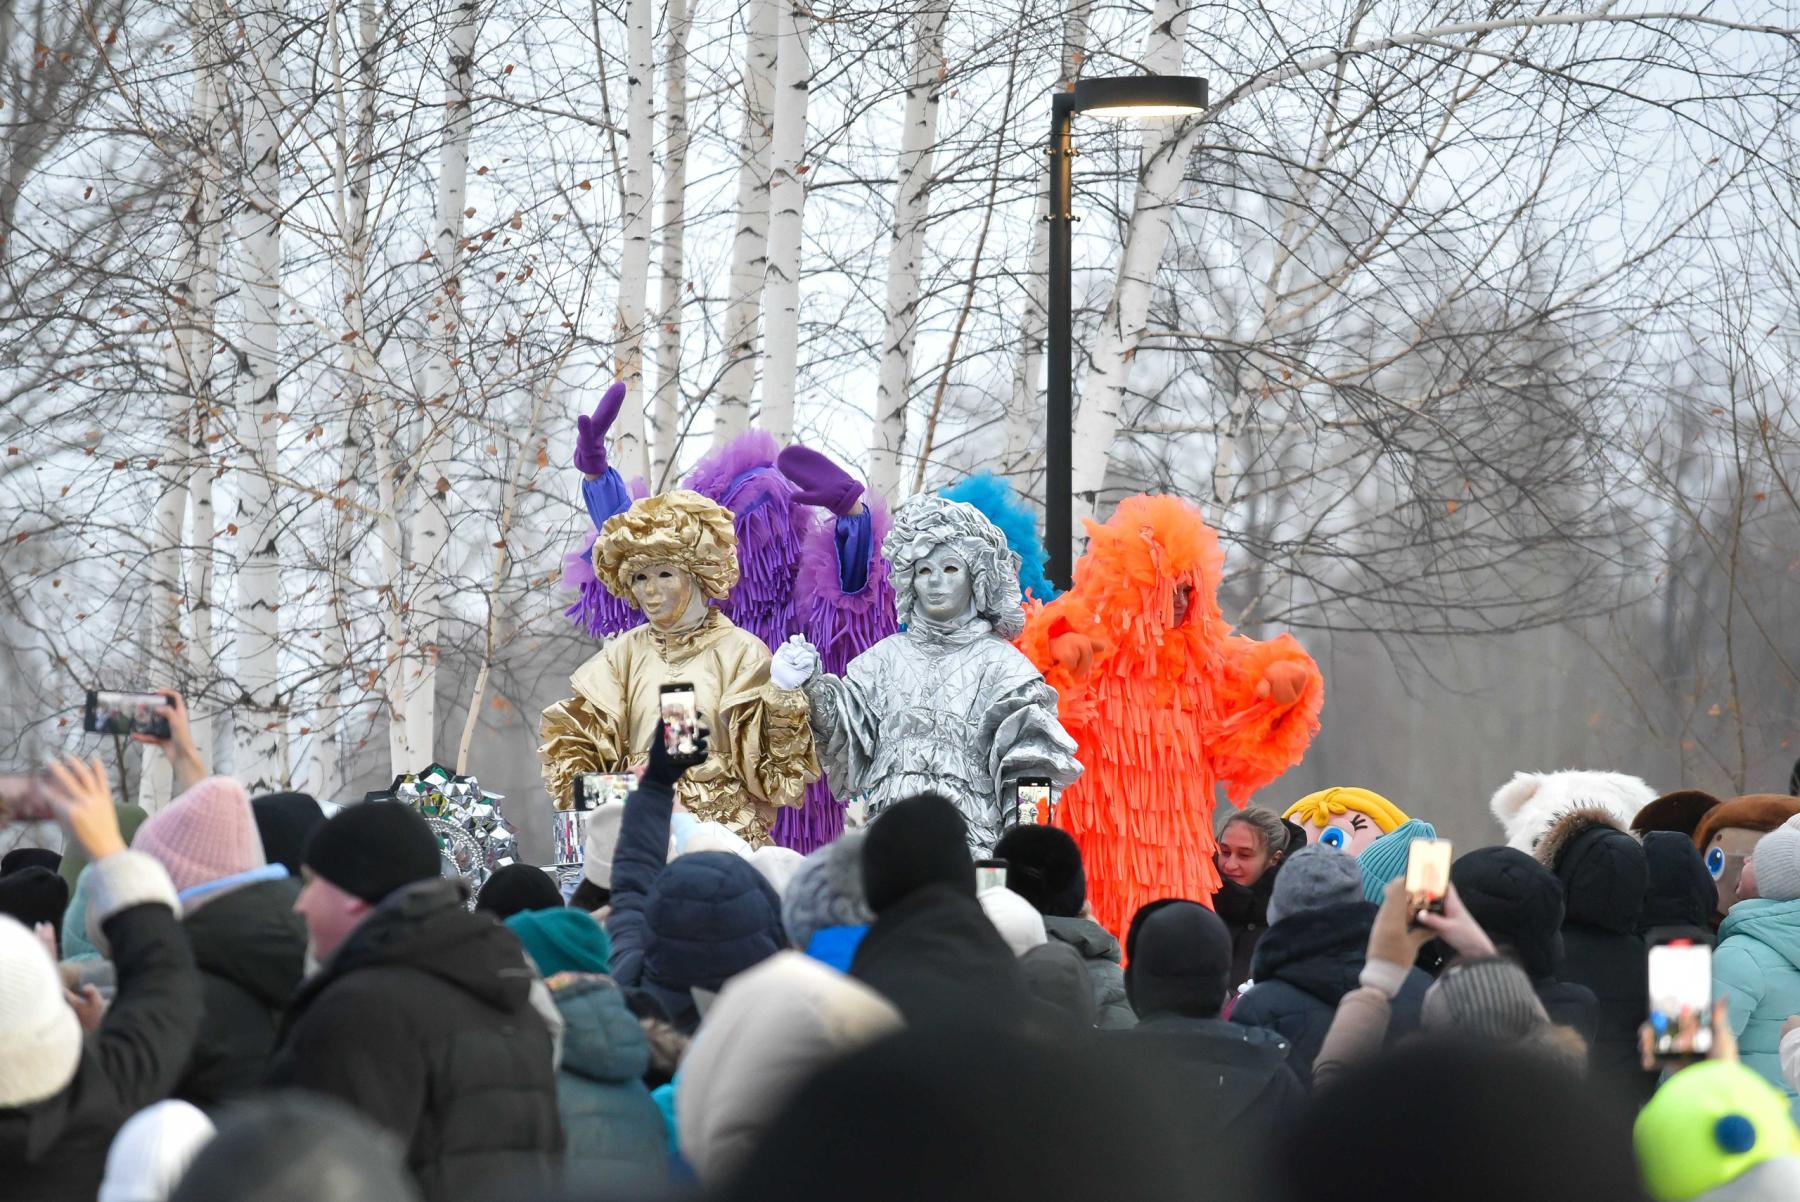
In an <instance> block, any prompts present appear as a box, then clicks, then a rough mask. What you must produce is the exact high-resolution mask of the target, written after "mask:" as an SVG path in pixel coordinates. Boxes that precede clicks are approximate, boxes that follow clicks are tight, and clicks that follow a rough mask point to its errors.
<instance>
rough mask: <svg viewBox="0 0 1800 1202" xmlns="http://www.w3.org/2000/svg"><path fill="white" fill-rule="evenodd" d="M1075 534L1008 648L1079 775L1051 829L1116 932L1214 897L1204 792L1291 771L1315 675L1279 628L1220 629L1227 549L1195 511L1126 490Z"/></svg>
mask: <svg viewBox="0 0 1800 1202" xmlns="http://www.w3.org/2000/svg"><path fill="white" fill-rule="evenodd" d="M1087 531H1088V552H1087V554H1086V555H1084V556H1082V557H1081V559H1080V561H1079V562H1077V563H1076V565H1075V585H1074V588H1073V589H1071V590H1070V591H1069V592H1067V593H1065V594H1063V595H1062V596H1061V597H1059V598H1057V599H1056V600H1055V601H1052V602H1051V603H1050V604H1048V605H1046V606H1043V607H1041V608H1039V609H1038V610H1036V612H1034V613H1033V614H1032V615H1031V617H1030V619H1029V621H1028V622H1027V624H1026V627H1025V633H1024V634H1023V635H1021V636H1020V638H1019V648H1020V650H1022V651H1024V652H1025V654H1026V655H1027V656H1029V657H1030V658H1031V660H1032V662H1033V663H1035V664H1037V665H1038V667H1039V669H1041V670H1042V671H1043V673H1044V675H1045V677H1046V678H1047V679H1048V680H1049V681H1050V683H1051V684H1053V685H1055V686H1056V690H1057V693H1058V694H1059V696H1060V699H1061V700H1060V703H1059V707H1058V715H1059V717H1060V718H1061V719H1062V724H1063V726H1064V728H1065V729H1067V730H1068V732H1069V733H1070V734H1071V735H1073V736H1075V740H1076V743H1077V744H1078V750H1077V752H1076V755H1077V757H1078V758H1079V759H1080V760H1081V763H1082V765H1083V768H1084V769H1085V771H1084V772H1083V774H1082V776H1081V779H1080V780H1078V781H1076V782H1075V784H1073V785H1072V786H1070V788H1069V790H1068V791H1067V792H1066V793H1065V794H1064V795H1063V797H1062V799H1061V802H1060V804H1059V806H1058V807H1057V808H1058V811H1059V813H1058V816H1057V819H1056V822H1057V825H1059V826H1062V827H1064V828H1066V829H1067V830H1068V831H1069V833H1070V834H1072V835H1074V836H1075V839H1076V842H1078V843H1079V844H1080V845H1081V853H1082V859H1083V861H1084V862H1085V864H1086V866H1087V874H1088V897H1089V898H1090V899H1091V900H1092V902H1093V908H1094V915H1095V917H1096V918H1097V919H1099V921H1100V923H1101V925H1103V926H1105V927H1106V928H1107V929H1108V930H1111V931H1123V930H1124V929H1125V928H1126V926H1127V924H1128V923H1129V922H1130V920H1131V916H1132V915H1133V914H1135V913H1136V912H1137V909H1138V907H1139V906H1141V905H1143V904H1144V903H1146V902H1151V901H1155V900H1157V899H1158V898H1164V897H1186V898H1192V899H1194V900H1196V901H1200V902H1203V903H1205V904H1208V905H1210V904H1211V897H1212V894H1213V892H1214V891H1215V890H1217V889H1218V887H1219V874H1218V870H1217V869H1216V868H1215V867H1214V865H1213V851H1214V850H1215V842H1214V838H1213V808H1214V797H1215V790H1214V786H1215V785H1217V784H1221V783H1222V784H1223V785H1224V786H1225V791H1226V796H1228V797H1229V798H1230V799H1231V801H1232V803H1233V804H1234V805H1242V804H1243V803H1244V802H1245V800H1246V799H1248V797H1249V796H1250V794H1251V793H1252V792H1254V791H1255V790H1256V789H1258V788H1260V787H1262V786H1263V785H1266V784H1268V783H1269V782H1270V781H1272V780H1274V779H1275V778H1276V777H1277V776H1280V775H1281V774H1282V773H1283V772H1285V771H1287V769H1288V768H1290V767H1292V766H1293V765H1294V764H1297V763H1299V761H1300V757H1301V755H1302V754H1304V753H1305V751H1306V746H1307V744H1308V743H1309V742H1311V740H1312V736H1313V735H1314V734H1315V733H1316V732H1317V731H1318V729H1319V707H1320V706H1321V705H1323V704H1324V700H1325V681H1324V678H1323V677H1322V676H1321V675H1320V674H1319V667H1318V665H1317V664H1315V663H1314V662H1313V661H1312V657H1311V656H1309V655H1307V654H1306V652H1305V651H1303V650H1302V649H1301V647H1300V644H1299V643H1297V642H1295V641H1294V638H1293V636H1292V635H1286V634H1284V635H1281V636H1280V637H1278V638H1275V639H1273V640H1271V641H1269V642H1266V643H1259V642H1257V641H1255V640H1254V639H1249V638H1245V637H1244V636H1242V635H1239V634H1235V633H1233V632H1232V629H1231V626H1230V625H1229V624H1228V623H1227V622H1226V621H1225V617H1224V615H1223V614H1222V613H1221V612H1220V610H1219V581H1220V578H1221V573H1222V570H1223V568H1224V563H1225V553H1224V552H1223V551H1222V550H1221V549H1220V547H1219V536H1218V535H1217V534H1215V533H1214V532H1213V530H1212V528H1211V527H1209V526H1207V524H1206V522H1205V521H1204V519H1202V518H1201V516H1200V511H1199V510H1198V509H1196V508H1195V507H1194V506H1193V505H1190V504H1189V503H1188V502H1186V501H1184V500H1182V499H1181V498H1179V497H1170V496H1136V497H1131V498H1128V499H1127V500H1125V501H1124V502H1122V503H1121V504H1120V505H1119V508H1118V510H1117V512H1115V513H1114V514H1113V516H1112V517H1111V518H1110V519H1109V520H1108V521H1107V522H1106V524H1105V525H1104V526H1102V525H1098V524H1096V523H1094V522H1092V521H1090V522H1088V523H1087Z"/></svg>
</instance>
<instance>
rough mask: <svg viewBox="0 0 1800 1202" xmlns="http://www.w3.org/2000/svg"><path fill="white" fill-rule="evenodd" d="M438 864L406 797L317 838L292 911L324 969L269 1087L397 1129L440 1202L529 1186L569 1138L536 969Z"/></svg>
mask: <svg viewBox="0 0 1800 1202" xmlns="http://www.w3.org/2000/svg"><path fill="white" fill-rule="evenodd" d="M438 865H439V858H438V847H437V841H436V839H434V838H433V837H432V834H431V830H430V828H429V827H427V826H426V825H425V821H424V819H422V818H421V817H419V815H418V814H417V813H415V812H414V811H413V810H412V809H410V808H409V807H407V806H405V805H402V804H400V803H397V802H385V801H375V802H364V803H362V804H361V805H357V806H352V807H350V808H349V809H346V810H344V811H342V812H341V813H339V814H337V815H336V816H335V817H333V818H332V819H331V820H330V821H329V822H327V823H325V825H323V826H321V827H320V828H319V829H318V831H317V832H316V833H315V834H314V835H313V838H312V840H311V842H310V843H309V844H308V845H307V850H306V856H305V863H304V874H305V878H306V883H305V886H304V887H303V888H302V889H301V892H300V897H299V900H298V901H297V902H295V904H294V908H295V909H296V910H297V911H298V912H299V914H300V916H301V917H302V918H303V919H305V920H306V926H307V931H308V934H309V935H310V937H311V940H312V945H313V951H314V954H315V955H316V956H317V957H318V958H319V959H320V960H321V961H322V964H321V967H320V969H319V971H318V972H317V973H315V974H314V975H313V976H312V977H311V978H309V979H308V980H307V981H306V982H305V983H304V984H303V985H302V986H301V987H300V991H299V993H298V994H296V995H295V997H294V1001H293V1004H292V1005H291V1006H290V1007H289V1009H288V1013H287V1017H286V1020H285V1022H284V1025H283V1030H282V1036H281V1043H280V1047H279V1049H278V1050H277V1052H276V1057H275V1063H274V1066H273V1068H272V1069H271V1072H270V1084H271V1085H275V1086H290V1087H294V1088H300V1089H310V1090H314V1091H316V1092H319V1093H323V1094H329V1095H331V1096H333V1097H337V1098H339V1099H341V1100H343V1101H345V1102H348V1103H350V1104H351V1105H353V1106H355V1107H356V1108H357V1109H359V1110H361V1111H362V1112H363V1113H364V1114H366V1115H368V1116H369V1117H370V1118H372V1119H374V1120H376V1121H377V1122H379V1123H381V1124H382V1125H383V1126H384V1127H386V1128H388V1129H389V1130H390V1131H393V1132H394V1133H395V1134H397V1135H398V1136H399V1137H400V1139H401V1140H402V1141H403V1142H404V1143H405V1144H406V1146H407V1164H408V1165H409V1166H410V1167H411V1169H412V1171H413V1172H414V1173H415V1174H417V1176H418V1178H419V1185H420V1189H421V1192H422V1193H423V1194H424V1196H425V1198H426V1199H427V1200H428V1202H450V1200H454V1199H462V1198H468V1199H488V1198H492V1197H496V1196H499V1195H500V1194H501V1193H502V1192H504V1193H505V1194H507V1195H508V1196H531V1195H532V1194H534V1193H535V1192H536V1191H537V1190H538V1189H539V1188H541V1187H542V1186H543V1185H544V1184H545V1183H546V1182H548V1181H550V1180H551V1179H552V1178H553V1175H554V1173H555V1171H556V1168H557V1165H558V1163H559V1162H560V1160H561V1154H562V1146H563V1136H562V1127H561V1124H560V1122H559V1120H558V1118H557V1108H556V1073H555V1066H554V1063H553V1058H554V1054H553V1051H552V1046H551V1035H550V1031H549V1030H548V1028H547V1027H546V1026H545V1024H544V1020H543V1019H542V1018H540V1017H539V1015H538V1013H537V1012H536V1011H535V1010H534V1009H533V1006H532V1001H531V987H532V981H533V979H534V975H535V974H533V972H532V971H531V969H530V967H529V966H528V964H527V963H526V960H525V954H524V951H523V949H522V948H521V947H520V945H519V941H518V939H517V938H516V937H515V936H514V935H513V933H512V932H511V931H508V930H507V929H506V928H505V927H503V926H501V925H500V924H499V923H497V922H495V921H494V920H493V919H492V918H491V917H489V916H488V915H485V914H472V913H470V912H469V911H468V910H467V909H466V908H465V906H464V894H463V889H462V886H461V885H460V884H459V883H458V882H456V881H451V880H446V879H444V878H443V877H441V876H439V875H438Z"/></svg>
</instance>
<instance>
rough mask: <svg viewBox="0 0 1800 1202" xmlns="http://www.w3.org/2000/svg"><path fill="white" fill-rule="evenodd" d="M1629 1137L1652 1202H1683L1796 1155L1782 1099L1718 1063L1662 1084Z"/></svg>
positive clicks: (1797, 1144) (1799, 1144)
mask: <svg viewBox="0 0 1800 1202" xmlns="http://www.w3.org/2000/svg"><path fill="white" fill-rule="evenodd" d="M1631 1135H1632V1143H1633V1144H1635V1145H1636V1147H1637V1158H1638V1168H1639V1169H1640V1170H1641V1171H1642V1173H1643V1177H1644V1184H1645V1185H1646V1186H1647V1187H1648V1188H1649V1190H1650V1195H1651V1197H1653V1198H1655V1199H1656V1200H1657V1202H1687V1200H1688V1199H1690V1198H1698V1197H1700V1196H1701V1195H1703V1194H1706V1193H1707V1192H1709V1191H1710V1190H1713V1189H1716V1188H1718V1187H1719V1186H1721V1185H1724V1184H1725V1183H1727V1182H1729V1181H1734V1180H1736V1179H1737V1178H1738V1177H1739V1176H1741V1175H1742V1174H1743V1173H1744V1172H1745V1171H1746V1170H1748V1169H1751V1168H1753V1167H1755V1166H1756V1165H1759V1164H1762V1163H1763V1162H1764V1161H1768V1160H1774V1159H1776V1158H1777V1157H1784V1156H1794V1155H1800V1131H1796V1130H1795V1129H1794V1122H1793V1119H1792V1118H1790V1117H1789V1115H1788V1103H1787V1097H1786V1095H1785V1094H1783V1093H1782V1091H1781V1090H1779V1089H1777V1088H1775V1087H1774V1086H1773V1085H1770V1084H1769V1083H1768V1082H1767V1081H1765V1080H1764V1079H1763V1078H1762V1077H1761V1076H1760V1075H1758V1074H1757V1072H1756V1071H1755V1070H1754V1069H1750V1068H1746V1067H1744V1066H1743V1065H1741V1064H1733V1063H1730V1062H1727V1061H1723V1060H1708V1061H1706V1062H1704V1063H1702V1064H1696V1065H1693V1066H1691V1067H1689V1068H1684V1069H1682V1070H1681V1071H1680V1072H1678V1073H1676V1074H1675V1075H1674V1076H1672V1077H1670V1078H1669V1079H1668V1080H1667V1081H1665V1082H1663V1085H1662V1088H1661V1089H1658V1090H1657V1091H1656V1095H1655V1096H1654V1097H1652V1098H1651V1099H1650V1101H1649V1103H1648V1104H1647V1105H1645V1107H1644V1108H1643V1110H1641V1111H1640V1112H1639V1113H1638V1116H1637V1125H1636V1126H1635V1127H1634V1128H1633V1129H1632V1133H1631Z"/></svg>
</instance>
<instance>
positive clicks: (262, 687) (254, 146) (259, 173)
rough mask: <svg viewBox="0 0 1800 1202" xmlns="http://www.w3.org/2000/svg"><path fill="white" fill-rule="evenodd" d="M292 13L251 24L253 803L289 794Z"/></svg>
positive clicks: (247, 538)
mask: <svg viewBox="0 0 1800 1202" xmlns="http://www.w3.org/2000/svg"><path fill="white" fill-rule="evenodd" d="M285 16H286V14H285V12H284V11H283V9H282V7H281V5H280V4H279V3H277V2H276V0H267V2H266V3H264V4H263V5H261V6H259V7H257V8H256V9H254V10H253V11H251V12H250V13H248V14H246V16H245V17H244V26H245V28H246V30H247V32H248V35H249V45H248V52H249V53H248V56H247V62H248V71H249V73H250V77H251V78H250V86H249V88H248V89H247V92H248V94H247V95H246V96H245V98H244V104H243V108H242V111H243V114H244V117H243V120H244V162H245V164H246V168H247V171H248V178H247V179H245V181H244V197H245V209H244V213H243V215H242V217H241V218H240V219H239V227H238V237H239V239H240V241H241V243H242V256H241V262H242V269H243V281H242V284H243V289H242V290H243V305H244V332H243V337H242V339H241V342H240V345H241V347H242V350H241V352H240V357H239V368H240V371H239V378H238V446H239V448H240V451H241V452H242V453H244V454H247V457H248V458H247V460H245V459H240V460H239V466H238V469H237V470H236V471H235V472H234V473H233V476H234V478H235V480H236V483H237V502H238V511H237V522H236V525H237V549H238V555H237V581H236V583H237V678H238V688H239V696H238V698H237V702H236V705H235V706H234V708H233V711H232V742H233V752H234V759H233V773H234V775H236V776H237V778H238V779H239V780H241V781H243V783H244V786H245V788H247V789H249V790H250V792H251V793H252V794H255V793H260V792H269V791H271V790H275V789H280V788H284V787H286V784H287V779H288V742H287V716H286V712H285V705H284V698H283V696H282V693H281V664H280V643H281V563H282V553H281V547H280V544H279V541H278V540H279V537H280V530H281V523H280V521H279V520H278V515H277V513H276V496H275V487H276V479H277V477H278V475H279V470H280V465H279V463H278V461H277V446H276V443H277V439H276V435H277V432H278V430H279V423H280V419H281V406H280V403H279V400H278V398H277V396H276V381H277V379H278V378H279V376H280V371H281V365H280V335H281V326H280V320H281V222H282V217H283V212H282V207H281V165H282V161H283V160H282V154H281V151H282V145H281V125H280V122H281V119H282V117H283V116H284V115H285V114H284V112H283V105H284V104H285V103H286V95H285V93H286V90H287V89H286V81H285V75H284V71H283V67H282V61H281V53H282V45H281V41H282V37H283V26H284V24H285Z"/></svg>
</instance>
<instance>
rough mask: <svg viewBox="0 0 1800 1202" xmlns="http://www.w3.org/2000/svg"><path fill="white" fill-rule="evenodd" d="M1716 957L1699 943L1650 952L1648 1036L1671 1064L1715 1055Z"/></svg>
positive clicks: (1661, 947)
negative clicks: (1713, 1012)
mask: <svg viewBox="0 0 1800 1202" xmlns="http://www.w3.org/2000/svg"><path fill="white" fill-rule="evenodd" d="M1712 953H1713V949H1712V948H1711V947H1710V946H1709V945H1708V944H1706V943H1705V942H1703V941H1701V940H1698V939H1671V940H1669V941H1668V942H1667V943H1659V944H1656V945H1654V946H1653V947H1651V949H1650V969H1649V976H1650V1030H1651V1031H1652V1033H1653V1034H1654V1035H1655V1036H1656V1054H1657V1055H1658V1056H1659V1057H1664V1058H1667V1059H1682V1058H1692V1057H1699V1056H1704V1055H1706V1054H1707V1053H1708V1052H1710V1051H1712V1045H1713V1033H1712V992H1713V980H1712Z"/></svg>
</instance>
